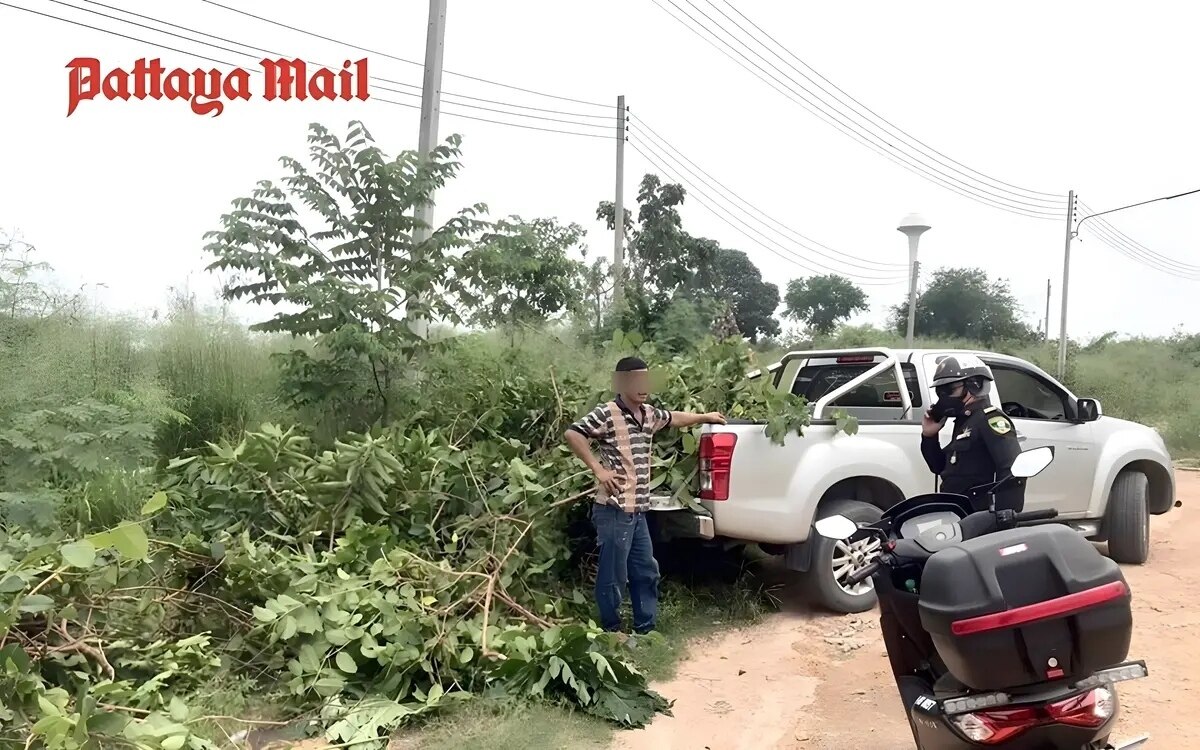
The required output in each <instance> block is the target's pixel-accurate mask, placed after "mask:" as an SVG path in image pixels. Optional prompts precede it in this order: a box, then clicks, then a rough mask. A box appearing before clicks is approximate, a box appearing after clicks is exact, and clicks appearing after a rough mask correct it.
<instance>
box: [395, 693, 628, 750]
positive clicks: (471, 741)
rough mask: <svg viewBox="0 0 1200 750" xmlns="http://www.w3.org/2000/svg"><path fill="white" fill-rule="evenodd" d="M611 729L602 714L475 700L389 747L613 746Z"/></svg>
mask: <svg viewBox="0 0 1200 750" xmlns="http://www.w3.org/2000/svg"><path fill="white" fill-rule="evenodd" d="M611 737H612V729H611V727H609V726H608V725H607V724H606V723H604V722H602V721H600V720H599V719H596V718H593V717H591V716H588V715H587V714H583V713H579V712H572V711H568V710H567V709H564V708H557V707H555V706H547V705H538V704H505V703H492V702H490V701H487V700H483V699H480V700H473V701H469V702H467V703H464V704H463V705H462V706H460V707H456V708H454V709H451V710H450V711H448V712H446V713H444V714H443V715H441V716H439V717H437V718H435V719H433V720H432V721H431V722H430V723H429V724H428V725H426V726H425V727H423V728H421V729H419V730H416V731H411V732H406V733H402V734H400V735H397V737H396V738H395V739H393V740H392V743H391V745H389V750H533V749H534V748H571V750H575V749H576V748H579V750H584V749H585V748H604V747H608V745H609V740H610V739H611Z"/></svg>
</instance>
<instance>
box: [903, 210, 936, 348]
mask: <svg viewBox="0 0 1200 750" xmlns="http://www.w3.org/2000/svg"><path fill="white" fill-rule="evenodd" d="M896 229H897V230H898V231H900V232H903V233H904V234H905V235H907V236H908V268H909V271H908V274H909V276H908V334H907V335H906V336H905V342H906V345H907V346H908V348H909V349H912V348H913V338H914V335H915V333H916V327H917V275H918V273H920V267H921V266H920V264H919V263H918V262H917V243H918V242H920V240H921V235H922V234H925V233H926V232H928V231H929V224H928V222H926V221H925V218H924V217H923V216H921V215H920V214H909V215H908V216H905V217H904V219H903V221H901V222H900V226H898V227H896Z"/></svg>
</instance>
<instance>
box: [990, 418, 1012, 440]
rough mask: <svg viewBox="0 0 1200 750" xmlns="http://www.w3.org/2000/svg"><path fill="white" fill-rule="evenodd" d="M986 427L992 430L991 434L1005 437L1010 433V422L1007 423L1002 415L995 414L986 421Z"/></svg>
mask: <svg viewBox="0 0 1200 750" xmlns="http://www.w3.org/2000/svg"><path fill="white" fill-rule="evenodd" d="M988 427H990V428H992V432H994V433H996V434H997V435H1007V434H1008V433H1010V432H1012V427H1013V425H1012V422H1010V421H1008V417H1006V416H1004V415H1003V414H997V415H996V416H994V417H992V418H991V419H989V420H988Z"/></svg>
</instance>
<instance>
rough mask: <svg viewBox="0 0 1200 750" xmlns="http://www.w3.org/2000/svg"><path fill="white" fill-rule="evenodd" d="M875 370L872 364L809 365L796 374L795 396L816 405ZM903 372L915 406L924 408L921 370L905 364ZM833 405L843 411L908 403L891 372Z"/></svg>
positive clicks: (898, 406) (871, 380) (894, 406)
mask: <svg viewBox="0 0 1200 750" xmlns="http://www.w3.org/2000/svg"><path fill="white" fill-rule="evenodd" d="M874 366H875V365H874V364H870V363H866V364H843V365H838V364H827V365H806V366H805V367H802V368H800V372H799V373H797V374H796V382H795V383H793V384H792V393H794V394H796V395H797V396H803V397H804V398H805V399H807V400H808V402H809V403H815V402H816V401H817V400H818V399H820V398H821V397H822V396H824V395H825V394H826V393H829V392H830V391H832V390H833V389H835V388H838V387H839V386H841V385H843V384H845V383H848V382H850V381H851V380H853V379H854V378H856V377H858V376H859V375H862V374H863V373H864V372H866V371H867V370H870V369H871V368H872V367H874ZM900 371H901V372H903V373H904V382H905V383H906V384H907V385H908V395H909V398H911V399H912V405H913V406H914V407H916V406H920V405H921V386H920V384H919V382H918V381H917V368H916V367H915V366H913V365H912V364H909V363H902V364H901V365H900ZM832 405H833V406H840V407H843V408H852V407H870V408H877V409H878V408H894V409H902V408H904V403H903V402H902V401H901V400H900V391H899V390H898V389H897V388H896V374H895V373H894V372H893V371H892V370H890V369H889V370H887V371H885V372H882V373H880V374H879V375H876V376H875V377H873V378H871V379H870V380H868V381H867V382H866V383H863V384H862V385H860V386H859V387H857V388H855V389H854V390H852V391H850V392H849V393H847V394H845V395H844V396H842V397H841V398H839V399H838V400H837V401H835V402H833V404H832Z"/></svg>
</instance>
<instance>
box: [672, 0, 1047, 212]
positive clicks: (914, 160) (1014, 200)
mask: <svg viewBox="0 0 1200 750" xmlns="http://www.w3.org/2000/svg"><path fill="white" fill-rule="evenodd" d="M667 1H668V2H670V3H671V5H673V6H674V7H675V8H676V9H678V10H679V11H680V12H681V13H683V14H684V15H685V16H687V18H688V19H689V20H690V21H692V22H693V23H695V24H696V25H697V26H699V27H700V28H701V29H703V30H704V31H705V32H707V33H708V34H710V35H712V36H713V38H715V39H717V40H718V41H720V42H722V43H723V44H725V45H726V46H727V47H729V48H730V49H731V50H733V51H734V52H735V53H737V54H738V55H739V56H740V57H741V58H742V59H743V60H746V61H747V62H748V63H750V64H751V65H753V66H754V67H755V68H757V69H758V70H760V71H762V72H763V73H765V74H766V75H768V76H770V77H771V78H772V79H774V80H775V81H777V82H779V83H780V84H781V85H784V86H787V88H788V90H789V91H790V92H791V93H793V94H796V95H797V96H799V97H800V98H801V99H803V100H804V102H806V103H807V104H809V105H812V106H814V107H819V108H820V107H821V105H822V104H824V105H826V106H825V107H824V108H821V109H820V112H819V113H818V112H814V111H813V109H812V108H811V107H808V106H806V107H805V109H808V111H809V112H812V113H813V114H815V115H817V116H818V117H821V119H823V120H824V121H825V122H827V123H828V124H830V125H833V126H834V127H838V129H839V130H842V132H843V133H845V132H846V130H845V129H844V128H843V127H841V126H845V128H849V129H850V130H852V131H853V133H854V136H860V137H859V138H856V140H859V142H860V143H862V142H863V141H862V137H866V138H870V139H872V140H873V141H874V143H875V144H877V145H878V146H879V147H881V148H884V149H890V150H891V151H893V152H895V154H896V155H897V156H899V157H900V158H902V159H904V161H905V162H906V163H907V164H909V165H911V166H914V167H916V168H917V169H918V170H920V172H921V173H922V174H923V175H924V176H926V177H927V178H933V179H934V180H936V181H937V182H938V183H939V184H941V183H943V182H945V181H949V182H953V183H957V184H958V185H959V186H961V187H962V188H963V189H966V190H970V191H976V193H979V194H982V195H977V197H984V196H988V197H989V198H990V199H991V200H993V201H999V202H1006V203H1007V204H1011V207H1013V208H1021V209H1023V210H1026V211H1034V212H1038V211H1039V210H1040V211H1041V212H1047V211H1049V212H1050V215H1053V216H1054V217H1055V218H1058V212H1057V211H1054V210H1053V209H1054V208H1055V204H1050V205H1046V203H1045V201H1044V200H1042V199H1038V200H1037V201H1036V202H1034V201H1030V200H1026V199H1025V198H1027V197H1028V196H1017V197H1011V195H1015V194H1012V193H1011V191H1004V192H1007V193H1009V194H1010V195H1005V194H1003V193H1000V192H995V191H994V190H991V189H989V188H990V186H987V185H983V186H982V187H981V186H978V185H973V184H971V183H968V182H964V181H963V180H961V179H959V178H957V177H955V176H954V175H951V174H947V173H946V172H944V171H942V170H941V169H939V168H938V167H936V166H933V165H930V164H927V163H926V162H925V161H924V160H923V159H922V158H921V157H920V156H912V155H910V154H907V153H905V152H902V151H901V150H900V149H899V148H898V147H897V146H896V145H895V144H894V143H892V142H890V141H889V140H886V137H885V138H880V137H879V136H878V135H876V134H875V133H871V132H864V131H863V130H862V127H861V125H859V124H857V123H853V122H848V121H847V120H846V119H845V117H844V114H843V113H842V112H841V111H839V110H835V109H833V108H831V107H829V106H828V104H827V103H826V102H825V101H824V100H823V99H821V97H820V96H819V95H816V94H814V93H813V92H812V91H811V90H809V89H808V88H806V87H805V86H804V85H803V84H802V83H800V82H799V81H797V80H796V79H795V78H794V77H792V76H790V75H788V73H787V72H786V71H784V70H781V69H780V68H779V66H778V65H775V64H774V63H772V62H771V61H770V60H768V59H767V58H765V57H763V56H762V55H761V54H760V53H758V52H757V51H755V50H753V49H750V48H749V47H747V46H746V44H745V42H743V41H742V40H740V39H738V38H737V37H736V36H734V35H732V34H730V33H729V32H728V31H725V30H724V29H723V28H722V27H721V24H720V23H718V22H717V21H716V20H714V19H713V18H712V16H710V15H708V14H707V13H705V12H704V11H703V10H701V9H700V8H698V7H696V5H695V4H694V3H693V2H691V0H682V2H685V3H687V4H688V6H689V7H691V8H692V9H693V10H695V11H696V12H697V13H699V14H700V15H702V16H704V18H705V19H707V20H708V21H709V22H710V23H712V24H713V25H714V26H715V27H716V28H717V29H718V30H720V31H724V32H725V35H726V36H728V37H730V38H731V39H733V41H734V42H737V43H738V45H739V47H741V48H744V49H747V50H748V51H750V52H751V53H752V54H753V55H755V56H756V57H757V58H758V59H760V60H762V61H763V62H764V63H766V64H767V65H768V66H770V67H771V68H772V69H773V70H774V71H775V72H776V73H779V74H780V75H782V76H783V77H784V78H786V79H787V80H788V82H789V83H790V84H791V86H788V84H786V83H784V82H783V81H782V80H780V79H779V78H778V77H776V76H775V75H774V74H772V73H770V72H769V71H767V70H765V69H764V68H763V67H762V66H760V65H759V64H758V63H756V62H754V61H753V60H751V59H750V58H748V57H746V55H745V54H743V53H742V51H741V49H739V48H738V47H735V46H734V45H733V44H731V43H730V42H728V41H726V39H725V38H724V37H722V36H719V35H718V34H717V33H716V32H715V31H713V30H712V29H710V28H708V27H707V26H705V25H704V24H703V23H701V22H700V21H697V20H696V19H695V17H694V16H692V15H691V14H690V13H688V12H687V11H686V10H683V9H682V8H680V7H679V6H678V5H677V4H676V3H675V2H674V0H667ZM676 20H677V21H678V19H676ZM793 86H794V87H798V88H799V89H800V91H803V92H804V93H803V94H800V93H797V92H796V89H795V88H792V87H793ZM805 94H808V96H805ZM793 101H795V100H794V99H793ZM830 118H833V120H835V122H831V121H830ZM847 135H850V134H849V133H847ZM854 136H851V137H854ZM864 145H869V144H865V143H864ZM876 150H877V149H876ZM905 157H907V158H905ZM930 172H932V173H933V174H930ZM935 175H936V176H935ZM1060 203H1061V205H1065V201H1062V202H1060Z"/></svg>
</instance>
